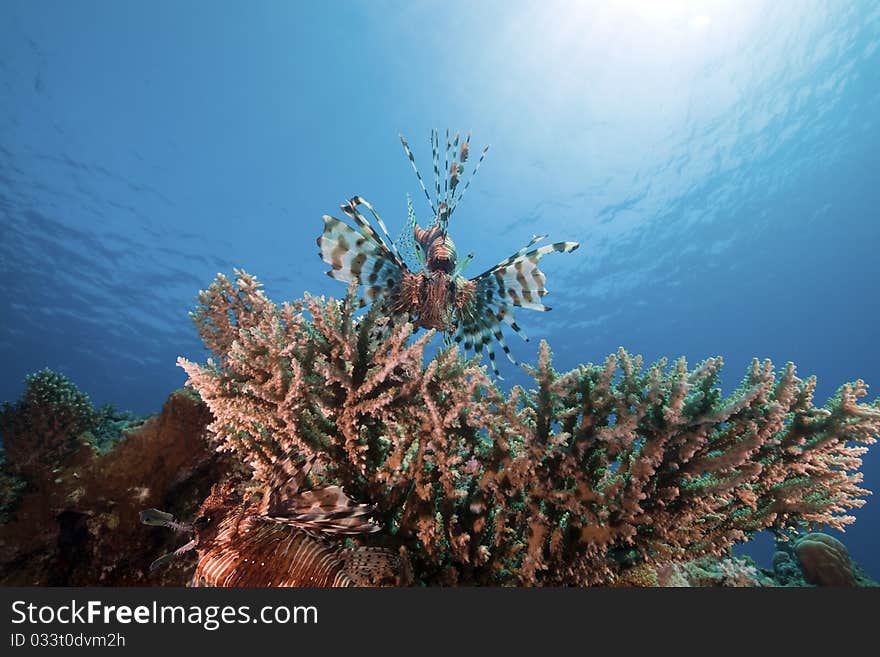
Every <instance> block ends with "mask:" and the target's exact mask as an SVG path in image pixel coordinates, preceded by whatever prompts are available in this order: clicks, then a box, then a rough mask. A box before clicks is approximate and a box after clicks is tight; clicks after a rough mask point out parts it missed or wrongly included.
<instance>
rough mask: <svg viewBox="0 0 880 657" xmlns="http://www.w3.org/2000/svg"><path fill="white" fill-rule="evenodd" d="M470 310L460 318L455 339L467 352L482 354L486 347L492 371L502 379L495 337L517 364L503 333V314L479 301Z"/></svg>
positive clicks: (510, 359)
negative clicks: (493, 343) (493, 345)
mask: <svg viewBox="0 0 880 657" xmlns="http://www.w3.org/2000/svg"><path fill="white" fill-rule="evenodd" d="M469 310H470V311H471V312H468V313H464V314H463V315H462V316H461V317H460V318H459V322H458V327H457V329H456V332H455V341H456V342H458V343H459V344H460V345H461V346H462V349H463V350H464V352H465V353H468V352H471V351H472V352H473V353H474V354H475V355H480V354H482V352H483V349H484V348H485V349H486V352H487V353H488V354H489V364H490V365H491V366H492V371H493V372H494V373H495V376H497V377H498V378H499V379H500V378H502V377H501V374H500V372H499V371H498V366H497V364H496V356H495V350H494V349H493V348H492V341H493V339H494V340H495V341H496V342H498V344H499V345H500V346H501V349H502V350H503V351H504V354H505V355H506V356H507V359H508V360H509V361H510V362H511V363H513V364H514V365H516V364H517V362H516V360H515V359H514V358H513V355H512V354H511V353H510V347H508V346H507V343H506V342H505V341H504V336H503V335H502V333H501V324H500V320H501V318H502V316H501V315H499V314H498V312H496V311H495V310H494V309H493V308H492V307H490V306H488V305H485V304H479V303H478V302H477V301H475V302H474V307H472V308H471V309H469Z"/></svg>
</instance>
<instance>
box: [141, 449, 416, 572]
mask: <svg viewBox="0 0 880 657" xmlns="http://www.w3.org/2000/svg"><path fill="white" fill-rule="evenodd" d="M314 461H315V457H314V456H312V457H309V458H308V459H306V461H305V463H303V464H302V465H300V466H299V467H294V466H293V464H292V463H291V462H290V460H289V459H285V460H283V461H279V462H278V463H276V466H277V467H276V469H275V472H274V474H273V476H272V477H271V478H270V481H269V482H267V484H266V485H265V486H264V489H263V494H262V498H261V499H260V500H259V501H258V502H246V501H242V500H241V499H240V497H239V496H238V495H237V493H236V491H235V486H234V485H233V484H232V483H231V482H229V481H226V482H224V483H223V484H219V485H215V486H214V488H213V489H212V490H211V494H210V495H209V496H208V498H207V499H206V500H205V501H204V502H203V503H202V506H201V508H200V509H199V512H198V517H197V518H196V520H195V522H193V523H191V524H189V523H181V522H178V521H176V520H175V519H174V517H173V516H172V515H171V514H169V513H165V512H164V511H159V510H158V509H147V510H145V511H142V512H141V521H142V522H143V523H144V524H147V525H156V526H162V527H168V528H170V529H173V530H175V531H177V532H180V533H183V534H189V535H191V536H192V539H191V540H190V541H189V542H187V543H186V544H185V545H183V546H181V547H179V548H178V549H177V550H175V551H174V552H171V553H169V554H166V555H164V556H162V557H160V558H159V559H157V560H156V561H154V562H153V563H152V564H151V566H150V570H154V569H155V568H157V567H159V566H161V565H163V564H165V563H167V562H168V561H170V560H171V559H173V558H175V557H178V556H180V555H182V554H185V553H187V552H189V551H191V550H196V552H197V553H198V563H197V565H196V570H195V574H194V575H193V579H192V582H191V583H192V584H193V585H196V586H198V585H204V586H281V587H284V586H320V587H325V586H373V585H378V584H398V583H400V582H399V580H398V578H397V575H398V573H399V572H400V570H401V569H400V567H399V559H398V556H397V555H396V554H395V553H394V552H392V551H390V550H386V549H384V548H378V547H350V548H346V547H343V546H342V545H341V544H339V543H338V542H334V541H332V540H331V539H332V538H333V537H340V536H355V535H360V534H371V533H374V532H377V531H379V529H380V526H379V525H378V524H376V523H375V522H373V521H372V520H370V519H369V518H368V517H367V516H368V514H369V513H371V512H372V511H373V507H371V506H369V505H366V504H356V503H355V502H353V501H352V500H351V499H349V498H348V496H347V495H345V493H344V492H343V491H342V488H340V487H339V486H326V487H324V488H319V489H315V490H301V488H302V486H303V482H304V481H305V479H306V477H307V476H308V474H309V472H310V470H311V469H312V466H313V464H314Z"/></svg>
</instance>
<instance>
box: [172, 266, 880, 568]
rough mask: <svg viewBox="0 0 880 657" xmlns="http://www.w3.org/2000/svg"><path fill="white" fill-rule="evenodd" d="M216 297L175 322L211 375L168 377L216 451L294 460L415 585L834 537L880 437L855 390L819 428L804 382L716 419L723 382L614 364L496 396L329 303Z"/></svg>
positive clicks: (248, 458) (226, 286)
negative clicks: (362, 512)
mask: <svg viewBox="0 0 880 657" xmlns="http://www.w3.org/2000/svg"><path fill="white" fill-rule="evenodd" d="M236 273H237V280H236V281H235V282H234V283H233V282H230V281H229V280H227V279H226V278H225V277H224V276H222V275H220V276H218V278H217V280H216V281H215V282H214V283H213V284H212V285H211V287H210V288H209V289H208V290H206V291H203V292H201V293H200V296H199V306H198V307H197V309H196V310H195V312H194V313H193V319H194V321H195V323H196V325H197V327H198V329H199V332H200V334H201V336H202V338H203V340H204V342H205V344H206V345H207V347H208V348H209V349H210V350H211V351H212V352H213V354H214V359H210V360H209V361H208V363H207V364H205V365H198V364H196V363H192V362H189V361H186V360H184V359H181V360H180V361H179V362H180V364H181V366H182V367H184V369H185V370H186V371H187V373H188V374H189V381H188V383H189V385H191V386H193V387H194V388H195V389H197V390H198V392H199V393H200V395H201V397H202V399H203V400H204V401H205V403H206V404H207V405H208V407H209V408H210V410H211V412H212V414H213V416H214V419H213V422H211V424H210V430H211V431H212V432H213V435H214V437H215V438H214V439H215V441H216V444H217V447H218V449H220V450H221V451H224V452H230V453H232V454H233V455H234V456H235V457H236V458H237V459H239V460H240V461H242V462H244V463H246V464H248V465H249V466H250V467H251V468H252V470H253V482H254V485H255V488H259V487H261V486H262V487H264V486H265V485H266V484H267V483H268V482H269V481H270V480H271V472H272V469H273V467H275V464H276V463H277V462H278V461H279V459H283V458H296V459H304V458H314V459H315V460H316V467H315V471H314V472H313V473H312V478H313V480H314V481H315V483H316V484H322V485H340V486H343V487H344V488H345V490H346V491H348V493H349V495H351V496H352V498H353V499H356V500H357V501H358V502H362V503H367V504H371V505H373V506H374V507H375V517H376V520H377V522H379V523H380V524H381V526H382V528H383V530H382V531H381V532H380V533H378V534H375V535H373V536H371V537H369V539H363V538H358V539H356V544H358V545H360V544H364V545H371V546H374V547H384V548H387V549H389V550H391V551H394V552H397V553H399V554H400V555H401V556H402V560H401V561H402V562H403V563H406V564H408V567H409V566H411V568H412V577H413V578H414V579H415V581H417V582H421V583H440V584H447V585H451V584H526V585H540V584H575V585H591V584H608V583H614V582H623V581H624V580H625V579H626V577H627V575H628V574H632V573H633V572H634V569H637V568H640V567H641V568H644V567H645V566H646V565H647V566H663V565H668V564H676V563H683V562H687V561H693V560H695V559H699V558H701V557H723V556H724V555H726V552H727V550H728V549H729V548H730V546H731V545H733V544H734V543H737V542H741V541H745V540H747V539H748V538H749V537H750V536H751V535H752V533H754V532H756V531H758V530H761V529H766V528H771V529H773V530H775V531H777V532H780V533H784V532H786V531H788V530H790V529H792V528H795V527H797V528H799V529H803V528H807V529H809V528H813V527H819V526H828V527H833V528H837V529H840V528H842V527H843V526H845V525H846V524H848V523H850V522H852V521H853V518H852V516H850V515H847V511H848V510H850V509H853V508H857V507H859V506H861V505H862V504H863V503H864V500H863V499H862V498H863V497H864V496H865V495H866V494H868V491H866V490H864V489H862V488H861V487H860V486H859V483H860V481H861V474H860V473H859V472H858V468H859V467H860V465H861V459H860V457H861V455H862V454H863V453H864V452H865V451H866V449H867V447H866V446H867V445H869V444H871V443H873V442H875V436H876V435H877V434H878V433H880V408H878V405H877V402H874V403H873V404H865V403H862V402H860V401H859V400H860V399H862V398H863V397H864V396H865V395H866V386H865V384H864V383H863V382H862V381H856V382H854V383H851V384H846V385H844V386H842V387H841V388H840V389H839V391H838V393H837V394H836V395H835V396H834V398H832V399H831V400H830V401H829V403H828V404H827V405H826V406H825V407H824V408H817V407H815V406H814V405H813V399H812V398H813V391H814V389H815V383H816V382H815V379H812V378H810V379H806V380H802V379H800V378H798V377H797V376H796V373H795V368H794V366H793V365H791V364H788V365H787V366H786V367H785V368H783V370H782V371H781V372H780V373H779V375H778V376H777V374H776V373H775V371H774V368H773V366H772V364H771V363H770V362H769V361H764V362H759V361H758V360H755V361H754V362H753V363H752V366H751V368H750V369H749V371H748V372H747V374H746V377H745V379H744V380H743V382H742V384H741V385H740V387H739V388H738V389H737V391H736V392H734V393H733V394H732V395H731V396H729V397H727V398H724V397H723V396H722V394H721V392H720V390H719V388H718V377H719V373H720V370H721V366H722V361H721V359H720V358H713V359H709V360H707V361H705V362H704V363H702V364H700V365H699V366H698V367H696V368H695V369H692V370H690V369H688V366H687V363H686V362H685V361H684V359H680V360H678V361H676V362H675V363H674V364H673V365H672V366H671V367H668V365H667V362H666V361H661V362H659V363H656V364H654V365H651V366H650V367H644V366H643V364H642V360H641V358H640V357H634V356H631V355H630V354H628V353H627V352H626V351H624V350H623V349H621V350H619V352H618V353H617V354H614V355H611V356H609V357H608V358H607V359H606V361H605V362H604V363H603V364H601V365H593V364H587V365H583V366H580V367H578V368H576V369H575V370H572V371H570V372H567V373H557V372H556V371H555V370H554V369H553V367H552V363H551V354H550V350H549V347H548V346H547V345H546V344H542V346H541V351H540V357H539V361H538V364H537V367H535V368H533V369H532V370H531V374H532V376H533V377H534V379H535V388H534V389H533V390H525V389H522V388H520V387H515V388H514V389H513V391H512V392H511V393H510V394H509V395H503V394H502V393H501V392H500V391H499V390H498V389H497V388H496V387H495V385H494V383H493V381H492V380H490V379H489V378H488V376H487V375H486V372H485V370H484V369H483V368H481V367H479V366H478V365H477V364H476V363H475V362H473V361H469V362H468V361H462V360H461V358H460V357H459V355H458V353H457V351H456V349H455V348H453V349H449V350H444V351H441V352H440V353H439V354H438V355H437V356H436V357H435V358H434V359H433V360H431V361H430V362H428V363H427V364H424V362H423V353H424V348H425V346H426V344H427V343H428V341H429V340H430V339H431V337H432V335H433V334H432V333H430V332H429V333H426V334H424V335H422V336H421V337H418V338H413V327H412V326H411V325H410V324H407V323H401V324H397V325H394V324H389V323H387V322H386V321H384V320H383V318H382V317H381V316H380V315H379V314H378V313H377V312H376V310H375V309H374V310H372V311H371V312H369V313H367V314H366V315H365V316H363V317H360V318H359V319H356V318H355V310H356V307H357V303H356V300H355V299H354V294H353V291H352V292H350V294H349V296H348V298H347V299H346V300H344V301H334V300H324V299H323V298H313V297H308V296H307V297H306V298H305V299H304V300H301V301H296V302H293V303H285V304H284V305H282V306H281V307H278V306H276V305H275V304H274V303H272V302H271V301H270V300H269V299H268V298H266V296H265V295H264V294H263V292H262V291H261V290H260V285H259V283H258V282H257V280H256V279H255V278H254V277H252V276H250V275H249V274H247V273H245V272H236Z"/></svg>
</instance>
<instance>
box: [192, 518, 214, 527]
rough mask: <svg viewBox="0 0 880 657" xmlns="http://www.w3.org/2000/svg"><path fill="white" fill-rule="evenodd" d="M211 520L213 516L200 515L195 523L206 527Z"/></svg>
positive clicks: (197, 525)
mask: <svg viewBox="0 0 880 657" xmlns="http://www.w3.org/2000/svg"><path fill="white" fill-rule="evenodd" d="M210 522H211V516H199V517H198V518H196V520H195V522H194V523H193V524H194V525H195V526H196V527H204V526H205V525H207V524H208V523H210Z"/></svg>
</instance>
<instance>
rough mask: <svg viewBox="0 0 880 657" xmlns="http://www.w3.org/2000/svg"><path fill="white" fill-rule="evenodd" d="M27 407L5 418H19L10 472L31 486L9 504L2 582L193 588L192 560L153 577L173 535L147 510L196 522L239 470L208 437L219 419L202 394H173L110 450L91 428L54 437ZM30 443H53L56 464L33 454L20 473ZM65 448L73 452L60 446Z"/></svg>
mask: <svg viewBox="0 0 880 657" xmlns="http://www.w3.org/2000/svg"><path fill="white" fill-rule="evenodd" d="M77 401H78V403H80V405H81V402H82V400H81V399H77ZM27 408H28V407H27V406H26V405H23V404H22V403H21V402H20V403H19V404H18V405H16V406H14V407H13V406H10V405H6V407H5V408H4V411H5V412H6V418H5V419H7V420H8V419H10V417H11V418H12V419H13V420H14V422H6V423H4V425H3V431H4V433H3V439H4V442H5V443H6V444H7V445H8V446H14V448H13V449H10V450H7V462H6V463H5V464H4V471H5V474H4V476H5V477H7V478H10V479H11V478H15V479H14V480H15V481H17V482H21V481H24V484H23V486H20V488H22V487H23V490H22V491H21V492H20V493H19V494H18V495H17V496H15V497H16V499H14V500H13V499H10V500H5V499H4V503H5V505H6V510H5V513H4V517H2V518H0V522H2V521H4V520H5V522H3V524H0V584H2V585H5V586H14V585H23V586H29V585H54V586H84V585H115V586H122V585H159V584H170V585H181V584H184V583H186V582H187V581H188V579H189V577H190V576H191V572H192V569H193V566H194V564H193V562H192V561H191V560H190V561H184V560H181V561H179V562H177V563H175V564H173V565H172V566H171V567H169V568H166V569H163V570H162V571H157V572H155V573H148V568H149V564H150V562H151V561H152V560H153V559H155V556H156V554H161V553H162V551H163V549H166V548H168V547H169V545H168V544H166V543H167V542H168V541H173V540H174V537H169V536H168V535H167V534H166V533H164V532H153V531H149V530H148V529H147V528H145V527H144V526H143V525H142V524H140V521H139V517H138V513H139V511H140V510H141V509H144V508H147V507H153V506H159V507H162V508H168V509H171V510H173V511H174V512H175V513H178V514H179V515H181V516H183V517H187V516H189V515H191V514H192V513H193V512H194V511H195V510H196V509H198V507H199V505H200V503H201V502H202V500H203V499H204V498H205V497H206V496H207V495H208V493H209V491H210V488H211V484H212V483H213V482H215V481H217V480H218V479H221V478H223V477H224V476H227V475H228V473H229V471H230V470H231V469H232V464H231V463H230V462H229V461H228V460H227V459H225V458H224V457H223V456H221V455H219V454H217V453H216V452H214V451H213V450H212V449H211V448H210V447H209V445H208V443H207V441H206V440H205V438H204V435H205V428H206V426H207V424H208V423H209V422H210V421H211V419H212V418H211V414H210V412H209V411H208V409H207V408H206V407H205V405H204V404H203V403H202V402H201V401H200V400H199V398H198V397H197V396H196V395H193V394H192V393H190V392H187V391H183V390H180V391H177V392H175V393H173V394H172V395H171V396H170V397H169V398H168V400H167V401H166V403H165V405H164V407H163V409H162V412H161V413H159V414H157V415H154V416H152V417H150V418H149V419H147V420H146V421H144V422H143V423H141V424H139V425H138V426H135V427H134V428H130V429H127V430H125V431H123V436H122V439H121V440H120V441H118V442H117V443H115V445H114V446H113V447H112V448H111V449H109V451H107V452H105V453H101V451H100V450H99V449H98V447H97V446H96V444H95V442H94V440H93V437H92V435H91V434H89V432H84V433H80V434H79V435H78V436H70V435H65V436H64V437H63V440H62V439H60V438H59V437H58V436H49V435H47V434H46V431H47V430H48V429H49V428H50V425H48V424H47V423H46V422H45V421H42V420H33V421H32V420H30V419H29V418H27V417H25V411H26V410H27ZM10 413H12V415H10ZM68 424H70V423H68ZM52 426H55V425H52ZM40 431H42V432H43V433H40ZM28 443H30V444H31V450H30V451H37V450H39V448H40V446H41V445H44V444H49V445H51V446H53V447H52V456H53V459H52V460H51V461H47V460H44V461H43V465H42V466H41V467H35V460H34V459H33V458H32V457H30V456H28V457H27V459H28V462H27V467H18V464H17V459H19V458H22V457H24V455H28V453H29V450H28V449H27V445H28ZM59 444H63V445H64V446H65V448H64V449H63V450H60V449H56V448H55V446H57V445H59ZM11 480H12V479H11ZM8 497H10V498H11V497H12V496H11V495H10V496H8ZM170 547H176V546H170Z"/></svg>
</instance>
